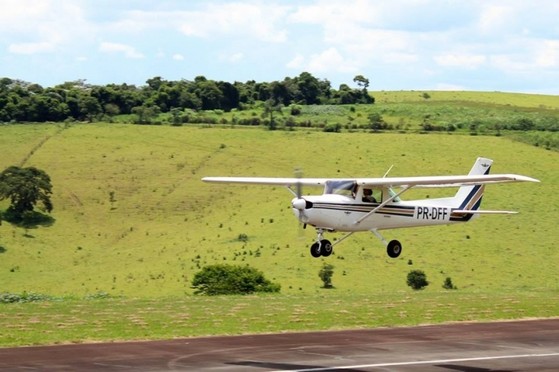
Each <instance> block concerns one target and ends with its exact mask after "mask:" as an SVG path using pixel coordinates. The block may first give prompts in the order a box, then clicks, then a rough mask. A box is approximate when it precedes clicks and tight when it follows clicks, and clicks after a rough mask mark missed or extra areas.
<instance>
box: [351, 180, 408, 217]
mask: <svg viewBox="0 0 559 372" xmlns="http://www.w3.org/2000/svg"><path fill="white" fill-rule="evenodd" d="M413 186H414V185H411V186H405V187H404V188H402V190H400V192H399V193H397V194H394V195H392V196H391V197H390V198H388V199H386V200H385V201H383V202H382V203H380V204H379V205H378V206H377V207H376V208H374V209H373V210H372V211H370V212H369V213H367V214H366V215H364V216H363V217H361V218H360V219H358V220H357V221H355V222H354V223H353V224H354V225H359V224H360V223H361V222H363V221H364V220H366V219H367V218H369V217H370V216H372V215H373V214H374V213H377V211H378V210H379V209H381V208H382V207H384V206H385V205H386V204H388V203H390V202H391V201H392V200H394V199H396V198H397V197H398V196H400V195H402V194H403V193H405V192H406V191H408V190H409V189H411V188H412V187H413Z"/></svg>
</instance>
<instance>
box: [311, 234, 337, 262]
mask: <svg viewBox="0 0 559 372" xmlns="http://www.w3.org/2000/svg"><path fill="white" fill-rule="evenodd" d="M323 234H324V231H323V230H321V229H317V238H316V242H314V243H313V245H311V256H313V257H315V258H318V257H320V256H322V257H328V256H330V255H331V254H332V252H333V251H334V248H333V246H332V243H331V242H330V241H329V240H326V239H323Z"/></svg>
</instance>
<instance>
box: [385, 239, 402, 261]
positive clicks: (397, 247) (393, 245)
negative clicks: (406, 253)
mask: <svg viewBox="0 0 559 372" xmlns="http://www.w3.org/2000/svg"><path fill="white" fill-rule="evenodd" d="M386 253H388V256H389V257H391V258H397V257H398V256H399V255H400V253H402V244H400V242H399V241H397V240H391V241H390V242H389V243H388V246H387V247H386Z"/></svg>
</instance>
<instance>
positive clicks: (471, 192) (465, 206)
mask: <svg viewBox="0 0 559 372" xmlns="http://www.w3.org/2000/svg"><path fill="white" fill-rule="evenodd" d="M491 164H493V160H491V159H487V158H477V160H476V162H475V163H474V166H473V167H472V169H471V170H470V173H468V175H480V174H489V171H490V169H491ZM484 191H485V185H473V186H462V187H460V189H458V192H457V193H456V195H455V196H454V205H455V206H456V207H457V209H459V210H478V209H479V206H480V205H481V198H482V196H483V192H484ZM470 218H472V215H471V214H466V215H463V216H461V218H460V219H461V220H463V219H468V220H469V219H470Z"/></svg>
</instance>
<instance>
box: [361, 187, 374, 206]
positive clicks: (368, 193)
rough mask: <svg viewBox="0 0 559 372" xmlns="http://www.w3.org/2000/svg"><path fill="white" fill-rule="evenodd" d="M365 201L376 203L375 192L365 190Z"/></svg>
mask: <svg viewBox="0 0 559 372" xmlns="http://www.w3.org/2000/svg"><path fill="white" fill-rule="evenodd" d="M363 201H364V202H366V203H376V202H377V200H376V199H375V198H374V197H373V190H371V189H363Z"/></svg>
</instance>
